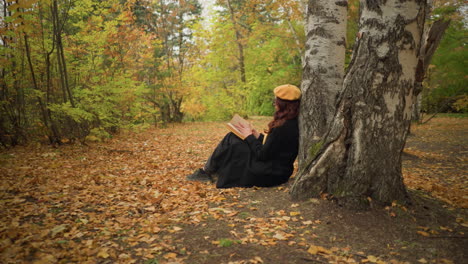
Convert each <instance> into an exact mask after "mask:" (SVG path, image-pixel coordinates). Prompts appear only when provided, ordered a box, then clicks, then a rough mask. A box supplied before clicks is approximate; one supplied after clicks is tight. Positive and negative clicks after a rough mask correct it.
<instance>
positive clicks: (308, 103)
mask: <svg viewBox="0 0 468 264" xmlns="http://www.w3.org/2000/svg"><path fill="white" fill-rule="evenodd" d="M347 5H348V3H347V1H329V0H309V3H308V7H307V29H306V35H307V40H306V45H305V54H304V56H303V72H302V84H301V90H302V98H301V101H302V103H301V110H300V116H299V120H300V121H299V122H300V123H299V129H300V131H301V132H300V133H301V137H300V143H299V146H300V147H299V164H300V165H301V164H302V163H303V162H304V161H305V160H306V159H307V157H308V156H311V152H314V148H313V146H314V145H315V143H316V142H317V141H318V140H320V138H321V137H322V136H323V135H324V133H325V132H326V130H327V128H328V124H330V122H331V119H332V118H333V114H334V112H335V100H336V95H337V94H338V91H339V90H340V89H341V87H342V83H343V76H344V61H345V48H346V14H347Z"/></svg>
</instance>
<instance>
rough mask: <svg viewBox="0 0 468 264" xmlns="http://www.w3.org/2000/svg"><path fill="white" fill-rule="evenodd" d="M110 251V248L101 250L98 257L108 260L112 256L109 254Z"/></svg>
mask: <svg viewBox="0 0 468 264" xmlns="http://www.w3.org/2000/svg"><path fill="white" fill-rule="evenodd" d="M108 250H109V249H108V248H101V250H99V252H98V254H97V256H98V257H99V258H108V257H109V256H110V255H109V253H107V251H108Z"/></svg>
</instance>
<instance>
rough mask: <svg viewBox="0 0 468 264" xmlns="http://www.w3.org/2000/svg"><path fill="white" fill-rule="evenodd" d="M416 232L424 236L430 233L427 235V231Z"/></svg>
mask: <svg viewBox="0 0 468 264" xmlns="http://www.w3.org/2000/svg"><path fill="white" fill-rule="evenodd" d="M417 233H418V234H420V235H421V236H425V237H429V236H431V235H429V233H428V232H425V231H417Z"/></svg>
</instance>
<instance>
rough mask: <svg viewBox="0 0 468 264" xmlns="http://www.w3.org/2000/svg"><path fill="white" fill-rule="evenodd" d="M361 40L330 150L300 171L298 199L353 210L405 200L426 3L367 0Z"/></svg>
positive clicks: (325, 145)
mask: <svg viewBox="0 0 468 264" xmlns="http://www.w3.org/2000/svg"><path fill="white" fill-rule="evenodd" d="M361 10H362V13H361V18H360V34H359V35H360V39H359V41H358V43H357V46H356V48H355V51H354V53H353V58H352V61H351V64H350V68H349V71H348V73H347V74H346V77H345V80H344V85H343V86H344V89H343V91H342V92H341V93H340V98H339V103H338V107H337V111H336V114H335V117H334V119H333V122H332V123H331V126H330V128H329V130H328V133H327V135H326V137H325V138H324V139H323V140H322V142H323V147H321V149H320V151H319V153H318V154H317V155H316V156H315V158H314V159H313V160H311V161H310V162H308V163H307V164H303V166H302V167H300V171H299V172H298V174H297V176H296V180H295V182H294V184H293V185H292V188H291V195H292V196H293V198H296V199H305V198H308V197H313V196H318V195H319V194H320V193H322V192H325V193H329V194H332V195H333V196H334V197H335V198H338V200H339V201H343V202H344V203H347V202H350V203H351V204H352V206H359V205H363V204H365V203H366V201H367V198H368V197H370V198H372V200H374V201H381V202H385V203H388V202H392V201H394V200H400V201H406V200H407V193H406V189H405V187H404V184H403V178H402V173H401V153H402V151H403V148H404V145H405V140H406V136H407V132H408V127H409V124H410V122H411V116H412V115H411V106H412V103H413V101H414V99H415V93H414V87H415V85H414V84H415V73H416V67H417V65H418V56H419V51H420V48H421V38H422V32H423V29H424V20H425V1H423V0H406V1H401V0H386V1H366V0H361Z"/></svg>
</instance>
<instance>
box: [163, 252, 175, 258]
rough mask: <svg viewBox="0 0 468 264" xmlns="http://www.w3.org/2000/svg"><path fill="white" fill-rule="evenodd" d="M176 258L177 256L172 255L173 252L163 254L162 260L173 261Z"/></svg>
mask: <svg viewBox="0 0 468 264" xmlns="http://www.w3.org/2000/svg"><path fill="white" fill-rule="evenodd" d="M176 257H177V254H176V253H173V252H170V253H166V254H164V256H163V258H165V259H174V258H176Z"/></svg>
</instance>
